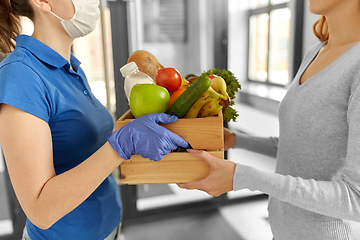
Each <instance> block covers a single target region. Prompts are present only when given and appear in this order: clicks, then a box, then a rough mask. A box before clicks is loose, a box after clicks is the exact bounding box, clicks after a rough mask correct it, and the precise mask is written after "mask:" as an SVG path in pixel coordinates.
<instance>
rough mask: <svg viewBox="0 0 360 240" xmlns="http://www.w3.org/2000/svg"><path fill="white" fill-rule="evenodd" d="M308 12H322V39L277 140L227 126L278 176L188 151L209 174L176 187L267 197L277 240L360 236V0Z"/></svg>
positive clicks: (295, 88) (334, 1)
mask: <svg viewBox="0 0 360 240" xmlns="http://www.w3.org/2000/svg"><path fill="white" fill-rule="evenodd" d="M309 10H310V11H311V12H312V13H314V14H318V15H322V16H321V17H320V19H319V20H318V21H317V22H316V23H315V25H314V31H315V34H316V36H317V37H318V38H319V39H320V42H319V43H318V44H317V45H316V46H314V47H313V48H312V49H310V51H309V52H308V53H307V54H306V55H305V58H304V60H303V62H302V64H301V66H300V69H299V71H298V73H297V75H296V77H295V79H294V81H293V82H292V84H291V86H290V88H289V90H288V93H287V95H286V96H285V98H284V99H283V101H282V102H281V104H280V107H279V123H280V135H279V138H278V139H277V138H258V137H251V136H246V135H241V134H236V135H233V134H230V133H229V132H228V131H225V132H226V138H227V139H228V141H227V142H226V144H227V145H229V146H230V147H237V148H245V149H249V150H252V151H258V152H261V153H264V154H268V155H271V156H274V157H277V166H276V173H270V172H264V171H260V170H258V169H255V168H253V167H250V166H244V165H241V164H235V163H233V162H231V161H224V160H220V159H217V158H215V157H212V156H210V155H209V154H207V153H206V152H201V151H191V150H190V152H191V153H192V154H193V155H194V156H197V157H199V158H202V159H204V160H205V161H207V162H208V163H209V164H210V166H211V171H210V175H209V176H208V177H207V178H205V179H203V180H200V181H197V182H191V183H187V184H184V185H181V187H184V188H187V189H193V188H196V189H201V190H204V191H206V192H208V193H209V194H211V195H219V194H222V193H224V192H227V191H231V190H240V189H244V188H248V189H250V190H260V191H262V192H264V193H266V194H268V195H269V196H270V197H269V206H268V210H269V222H270V225H271V229H272V232H273V235H274V239H275V240H290V239H291V240H304V239H306V240H340V239H341V240H345V239H347V240H350V239H351V240H355V239H360V86H359V84H360V43H359V42H360V0H348V1H344V0H325V1H320V0H309ZM231 142H232V143H231ZM234 142H235V143H234Z"/></svg>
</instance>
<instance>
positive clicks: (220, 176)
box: [178, 149, 235, 196]
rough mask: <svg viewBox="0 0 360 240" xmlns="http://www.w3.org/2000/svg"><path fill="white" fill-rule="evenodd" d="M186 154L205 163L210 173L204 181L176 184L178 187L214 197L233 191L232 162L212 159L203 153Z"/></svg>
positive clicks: (190, 151) (233, 166) (196, 151)
mask: <svg viewBox="0 0 360 240" xmlns="http://www.w3.org/2000/svg"><path fill="white" fill-rule="evenodd" d="M188 152H189V153H191V154H192V155H193V156H194V157H197V158H201V159H202V160H204V161H205V162H207V163H208V164H209V166H210V172H209V175H208V176H207V177H206V178H204V179H201V180H198V181H193V182H188V183H182V184H178V186H179V187H181V188H185V189H188V190H191V189H198V190H201V191H204V192H207V193H208V194H209V195H214V196H219V195H221V194H223V193H225V192H228V191H231V190H233V178H234V172H235V163H234V162H231V161H227V160H223V159H220V158H217V157H214V156H212V155H211V154H209V153H207V152H205V151H199V150H192V149H188Z"/></svg>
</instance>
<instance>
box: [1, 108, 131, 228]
mask: <svg viewBox="0 0 360 240" xmlns="http://www.w3.org/2000/svg"><path fill="white" fill-rule="evenodd" d="M0 143H1V146H2V148H3V152H4V155H5V160H6V164H7V168H8V171H9V174H10V178H11V182H12V184H13V187H14V190H15V192H16V196H17V197H18V200H19V202H20V204H21V206H22V208H23V210H24V212H25V214H26V215H27V217H28V218H29V219H30V220H31V221H32V222H33V223H34V224H35V225H36V226H38V227H40V228H42V229H47V228H49V227H50V226H51V225H53V224H54V223H55V222H56V221H58V220H59V219H60V218H62V217H63V216H65V215H66V214H67V213H69V212H70V211H72V210H73V209H75V208H76V207H77V206H78V205H80V204H81V203H82V202H83V201H84V200H85V199H86V198H87V197H88V196H90V194H91V193H92V192H93V191H94V190H95V189H96V188H97V187H98V186H99V185H100V184H101V183H102V182H103V181H104V179H106V177H107V176H108V175H109V174H111V172H112V171H113V170H114V169H115V168H116V167H118V166H119V164H121V163H122V162H123V161H124V159H123V158H121V157H120V156H119V155H118V154H117V153H116V152H115V151H114V150H113V148H112V147H111V146H110V145H109V144H108V143H106V144H104V145H103V146H102V147H101V148H100V149H99V150H98V151H97V152H95V153H94V154H93V155H92V156H90V157H89V158H88V159H87V160H85V161H84V162H83V163H81V164H79V165H78V166H77V167H75V168H73V169H71V170H69V171H67V172H64V173H62V174H60V175H56V174H55V170H54V166H53V157H52V156H53V151H52V139H51V132H50V128H49V126H48V124H47V123H46V122H45V121H43V120H42V119H40V118H38V117H35V116H34V115H31V114H29V113H27V112H24V111H22V110H19V109H17V108H15V107H12V106H9V105H6V104H0Z"/></svg>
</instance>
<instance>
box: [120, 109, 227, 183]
mask: <svg viewBox="0 0 360 240" xmlns="http://www.w3.org/2000/svg"><path fill="white" fill-rule="evenodd" d="M133 119H134V117H133V115H132V114H131V111H130V110H129V111H127V112H126V113H125V114H124V115H123V116H121V117H120V118H119V120H117V121H116V129H119V128H121V127H123V126H124V125H125V124H127V123H129V122H130V121H132V120H133ZM160 125H162V126H164V127H165V128H167V129H169V130H170V131H172V132H174V133H176V134H178V135H179V136H180V137H182V138H183V139H185V140H186V141H187V142H188V143H190V145H191V146H192V147H193V149H203V150H206V151H208V152H209V153H210V154H212V155H214V156H216V157H219V158H222V159H223V158H224V150H223V149H224V137H223V118H222V115H220V116H216V117H206V118H183V119H179V120H178V121H177V122H175V123H170V124H160ZM120 168H121V180H122V183H125V184H153V183H184V182H189V181H194V180H199V179H202V178H204V177H206V176H207V175H208V174H209V165H208V164H207V163H206V162H204V161H203V160H201V159H198V158H194V157H193V156H192V155H191V154H190V153H187V152H172V153H169V154H167V155H166V156H164V157H163V159H162V160H161V161H159V162H155V161H150V160H149V159H146V158H142V157H141V156H140V155H133V156H132V158H131V159H129V160H127V161H125V162H124V163H122V164H121V166H120Z"/></svg>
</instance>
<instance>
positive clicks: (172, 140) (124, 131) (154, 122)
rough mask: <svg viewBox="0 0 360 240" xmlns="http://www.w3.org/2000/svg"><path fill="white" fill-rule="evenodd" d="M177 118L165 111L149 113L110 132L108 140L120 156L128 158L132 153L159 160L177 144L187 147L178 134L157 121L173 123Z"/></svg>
mask: <svg viewBox="0 0 360 240" xmlns="http://www.w3.org/2000/svg"><path fill="white" fill-rule="evenodd" d="M177 120H178V118H177V117H176V116H170V115H167V114H165V113H151V114H148V115H145V116H142V117H139V118H136V119H134V120H132V121H131V122H129V123H128V124H126V125H125V126H123V127H122V128H120V129H119V130H118V131H116V132H114V133H111V134H110V135H109V138H108V142H109V143H110V145H111V146H112V147H113V148H114V150H115V151H116V152H117V153H118V154H119V155H120V157H122V158H124V159H126V160H128V159H130V158H131V156H132V155H133V154H138V155H141V156H142V157H143V158H149V159H150V160H154V161H159V160H161V159H162V158H163V156H164V155H166V154H168V153H170V152H171V150H175V149H176V148H177V147H178V146H181V147H184V148H187V147H189V144H188V143H187V142H186V141H185V140H184V139H182V138H181V137H180V136H179V135H177V134H175V133H173V132H171V131H169V130H167V129H166V128H164V127H162V126H160V125H159V124H158V123H173V122H176V121H177Z"/></svg>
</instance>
